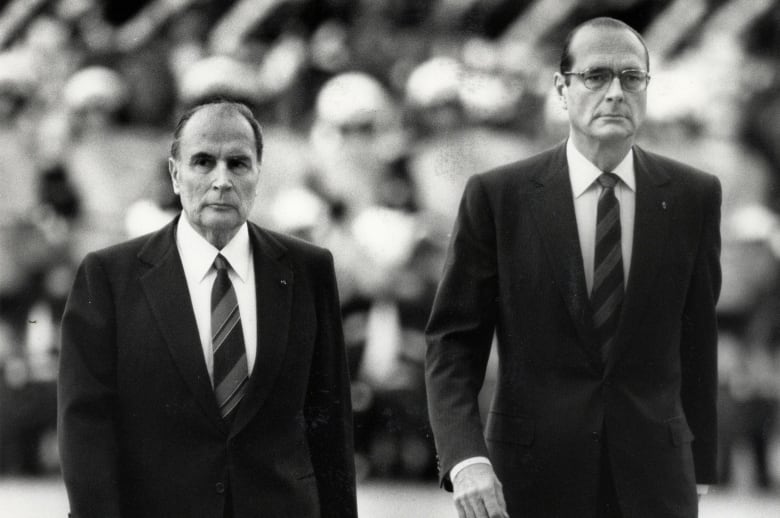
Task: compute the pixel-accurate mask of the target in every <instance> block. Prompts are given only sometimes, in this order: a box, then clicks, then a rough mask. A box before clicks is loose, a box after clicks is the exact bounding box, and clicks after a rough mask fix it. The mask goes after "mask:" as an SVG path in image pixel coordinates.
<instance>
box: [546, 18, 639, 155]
mask: <svg viewBox="0 0 780 518" xmlns="http://www.w3.org/2000/svg"><path fill="white" fill-rule="evenodd" d="M570 49H571V56H572V66H571V71H572V72H582V71H584V70H587V69H589V68H597V67H598V68H602V67H603V68H609V69H611V70H612V71H613V72H615V77H614V78H613V80H612V82H611V83H610V84H608V85H607V86H605V87H603V88H602V89H600V90H597V91H593V90H589V89H587V88H586V87H585V85H584V83H583V81H582V79H581V78H580V77H577V76H568V83H569V84H568V85H567V84H566V82H567V81H566V78H565V77H564V76H563V75H561V74H560V73H557V74H556V75H555V88H556V90H557V91H558V93H559V95H561V97H562V98H563V100H564V102H565V107H566V110H567V111H568V112H569V125H570V127H571V132H572V137H573V138H574V139H575V141H580V142H583V143H584V144H586V145H590V146H598V145H602V144H608V143H610V142H621V141H625V140H626V139H633V137H634V134H635V133H636V131H637V130H638V129H639V126H641V124H642V121H643V120H644V117H645V110H646V107H647V90H643V91H641V92H628V91H625V90H623V88H622V86H621V85H620V79H619V78H618V77H617V74H618V73H619V72H621V71H623V70H626V69H639V70H644V71H647V60H646V55H645V50H644V47H643V46H642V43H641V42H640V41H639V39H638V38H637V37H636V35H634V34H633V33H631V32H630V31H628V30H624V29H615V28H611V27H583V28H582V29H580V30H579V31H577V33H576V34H575V35H574V38H573V39H572V41H571V47H570Z"/></svg>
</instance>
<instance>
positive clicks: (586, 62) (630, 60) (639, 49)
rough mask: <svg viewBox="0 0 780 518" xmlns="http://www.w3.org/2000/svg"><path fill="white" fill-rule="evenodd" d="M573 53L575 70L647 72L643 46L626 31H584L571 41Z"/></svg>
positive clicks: (585, 29)
mask: <svg viewBox="0 0 780 518" xmlns="http://www.w3.org/2000/svg"><path fill="white" fill-rule="evenodd" d="M570 49H571V50H570V52H571V56H572V67H573V69H575V70H584V69H587V68H593V67H608V68H612V69H615V70H623V69H626V68H638V69H642V70H645V69H646V68H647V53H646V51H645V48H644V46H643V45H642V42H641V41H639V38H637V36H636V35H635V34H634V33H632V32H631V31H629V30H627V29H619V28H613V27H583V28H582V29H580V30H579V31H577V33H576V34H575V35H574V38H572V41H571V45H570Z"/></svg>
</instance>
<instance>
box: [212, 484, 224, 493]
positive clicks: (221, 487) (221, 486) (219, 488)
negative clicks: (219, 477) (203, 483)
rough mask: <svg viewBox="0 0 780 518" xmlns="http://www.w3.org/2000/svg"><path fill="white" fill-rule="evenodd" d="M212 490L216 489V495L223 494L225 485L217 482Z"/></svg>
mask: <svg viewBox="0 0 780 518" xmlns="http://www.w3.org/2000/svg"><path fill="white" fill-rule="evenodd" d="M214 489H216V491H217V494H219V495H221V494H222V493H224V492H225V484H223V483H222V482H217V484H216V485H215V486H214Z"/></svg>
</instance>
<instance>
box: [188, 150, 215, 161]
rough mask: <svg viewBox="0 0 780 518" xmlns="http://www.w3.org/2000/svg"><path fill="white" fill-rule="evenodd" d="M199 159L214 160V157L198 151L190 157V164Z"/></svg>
mask: <svg viewBox="0 0 780 518" xmlns="http://www.w3.org/2000/svg"><path fill="white" fill-rule="evenodd" d="M201 158H214V156H213V155H212V154H210V153H206V152H205V151H198V152H197V153H195V154H193V155H191V156H190V162H194V161H195V160H199V159H201Z"/></svg>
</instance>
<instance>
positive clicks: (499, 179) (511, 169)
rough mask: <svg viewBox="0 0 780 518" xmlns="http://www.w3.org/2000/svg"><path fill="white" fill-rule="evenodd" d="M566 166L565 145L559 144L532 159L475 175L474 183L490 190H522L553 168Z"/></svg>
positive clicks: (531, 157) (525, 159)
mask: <svg viewBox="0 0 780 518" xmlns="http://www.w3.org/2000/svg"><path fill="white" fill-rule="evenodd" d="M561 165H566V146H565V143H563V144H558V145H556V146H555V147H553V148H550V149H547V150H545V151H542V152H540V153H537V154H535V155H532V156H530V157H527V158H524V159H522V160H518V161H515V162H510V163H508V164H504V165H501V166H499V167H496V168H494V169H490V170H488V171H485V172H483V173H479V174H476V175H474V176H473V177H472V178H471V180H472V181H473V182H480V183H483V184H484V185H485V186H486V187H487V188H488V189H490V188H499V189H503V188H506V187H507V186H509V185H512V186H514V187H515V188H520V189H521V190H524V189H527V188H529V187H530V186H532V185H535V182H534V179H535V178H536V177H537V176H538V175H539V174H540V173H542V172H545V171H548V170H550V168H552V167H558V168H559V167H560V166H561Z"/></svg>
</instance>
